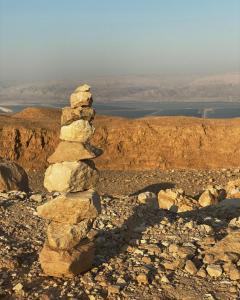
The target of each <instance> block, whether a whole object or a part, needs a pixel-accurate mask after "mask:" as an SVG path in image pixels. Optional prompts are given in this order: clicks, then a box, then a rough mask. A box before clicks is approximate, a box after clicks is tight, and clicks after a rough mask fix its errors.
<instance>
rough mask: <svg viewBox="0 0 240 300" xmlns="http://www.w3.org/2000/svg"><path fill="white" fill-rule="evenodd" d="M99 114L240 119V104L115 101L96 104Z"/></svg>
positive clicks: (15, 107) (14, 109)
mask: <svg viewBox="0 0 240 300" xmlns="http://www.w3.org/2000/svg"><path fill="white" fill-rule="evenodd" d="M67 105H68V104H67V103H62V104H61V105H60V106H59V103H56V104H54V103H53V104H51V105H49V107H60V108H61V107H63V106H67ZM29 106H39V105H37V104H31V105H29V104H28V105H11V106H10V105H9V106H7V107H6V106H4V107H0V111H1V112H4V110H6V109H7V110H8V109H10V110H11V111H12V112H19V111H21V110H22V109H24V108H26V107H29ZM94 108H95V109H96V111H97V113H98V114H102V115H111V116H119V117H126V118H141V117H146V116H188V117H198V118H237V117H240V102H137V101H131V102H127V101H114V102H111V103H109V104H108V103H98V102H95V103H94Z"/></svg>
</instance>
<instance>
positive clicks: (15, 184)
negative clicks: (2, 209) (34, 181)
mask: <svg viewBox="0 0 240 300" xmlns="http://www.w3.org/2000/svg"><path fill="white" fill-rule="evenodd" d="M11 190H18V191H28V190H29V186H28V176H27V173H26V172H25V171H24V169H23V168H22V167H20V166H19V165H18V164H16V163H14V162H10V161H7V160H3V159H2V160H0V191H1V192H3V191H5V192H6V191H11Z"/></svg>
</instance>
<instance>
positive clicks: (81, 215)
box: [37, 190, 101, 224]
mask: <svg viewBox="0 0 240 300" xmlns="http://www.w3.org/2000/svg"><path fill="white" fill-rule="evenodd" d="M100 212H101V204H100V197H99V195H98V194H97V193H96V192H95V191H94V190H89V191H85V192H79V193H68V194H62V195H60V196H58V197H56V198H54V199H53V200H50V201H48V202H46V203H45V204H43V205H41V206H38V208H37V214H38V216H40V217H42V218H44V219H47V220H51V221H54V222H59V223H68V224H78V223H79V222H81V221H83V220H86V219H94V218H96V217H97V216H98V214H99V213H100Z"/></svg>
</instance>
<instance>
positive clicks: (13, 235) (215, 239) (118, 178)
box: [0, 110, 240, 300]
mask: <svg viewBox="0 0 240 300" xmlns="http://www.w3.org/2000/svg"><path fill="white" fill-rule="evenodd" d="M30 112H32V114H29V111H28V113H27V114H26V112H25V117H23V115H24V113H22V115H21V117H20V116H12V117H11V118H10V119H9V118H7V117H5V116H2V117H1V118H0V119H1V135H0V136H1V145H2V146H1V156H2V157H4V155H5V156H6V157H7V158H8V159H12V160H15V161H16V162H18V163H19V164H21V162H23V161H24V160H25V161H26V165H25V166H24V167H25V169H26V171H27V173H28V175H29V181H30V191H28V192H21V191H11V192H2V193H0V215H1V217H0V224H1V225H0V254H1V255H0V268H1V272H0V285H1V290H0V298H1V299H43V300H44V299H72V300H73V299H90V300H94V299H96V300H97V299H164V300H165V299H166V300H167V299H203V300H205V299H206V300H208V299H224V300H225V299H240V234H239V232H240V231H239V230H240V220H239V215H240V182H239V178H240V169H239V168H238V167H237V166H238V164H239V163H238V159H239V158H238V156H237V153H238V151H239V148H237V146H238V144H239V142H238V139H237V137H238V130H239V127H238V126H239V125H238V123H239V120H232V121H231V120H230V121H229V122H230V123H228V120H222V121H216V120H213V121H211V120H209V121H208V120H198V119H196V120H195V119H189V120H187V119H186V118H180V119H178V120H176V119H175V121H174V122H175V123H174V122H173V119H174V118H173V119H171V118H170V119H169V120H167V122H165V121H164V122H163V121H161V120H160V121H159V120H157V119H155V118H154V119H153V123H154V122H156V123H158V125H155V126H157V127H158V131H156V129H153V128H152V127H151V128H149V125H148V122H149V121H144V120H136V121H126V122H127V124H129V123H131V126H130V125H128V126H130V127H131V128H132V130H136V129H138V132H139V134H140V132H141V135H140V137H138V138H136V140H134V135H133V134H132V133H133V131H132V132H131V134H132V140H133V142H135V143H136V144H135V145H134V146H132V148H131V151H132V152H133V156H134V157H133V159H132V161H133V163H132V168H131V163H130V162H131V159H130V158H128V157H127V156H128V154H129V153H130V152H129V151H130V150H129V149H130V148H128V147H129V146H127V145H129V143H130V138H127V139H126V140H125V139H124V138H126V133H125V135H122V136H121V135H117V137H115V142H113V136H114V135H116V132H117V131H116V130H117V128H119V129H118V130H120V129H121V126H123V122H124V121H125V120H124V121H123V120H119V119H118V118H117V120H116V119H114V118H113V119H110V120H107V119H106V118H104V117H99V119H98V120H99V121H98V120H97V122H99V123H97V122H96V124H102V125H101V126H102V127H101V126H99V127H97V133H96V135H97V137H96V141H98V142H96V144H97V145H101V142H102V144H103V142H104V143H106V141H107V144H106V149H107V147H109V148H110V149H112V150H111V151H109V152H107V154H104V155H105V157H103V159H102V161H101V160H100V158H99V159H98V158H97V159H96V164H97V165H98V166H99V168H100V181H99V183H98V185H97V187H96V190H97V192H98V193H99V195H100V198H101V205H102V211H101V213H100V214H99V216H98V217H97V218H96V219H95V221H94V223H93V228H92V230H91V231H90V237H92V239H93V240H94V243H95V248H96V255H95V258H94V262H93V268H92V269H90V270H89V271H87V272H86V273H84V274H81V275H78V276H75V277H73V278H55V277H51V276H47V275H46V274H44V272H43V271H42V269H41V266H40V263H39V259H38V256H39V252H40V251H41V249H42V247H43V244H44V241H45V238H46V228H47V226H48V223H49V222H48V221H46V220H43V219H42V218H40V217H39V216H38V214H37V207H39V206H41V205H43V204H44V203H47V202H48V201H49V200H51V199H55V198H56V197H57V196H58V193H56V192H47V191H46V190H45V189H44V187H43V178H44V169H45V167H46V166H47V163H46V158H47V157H48V156H49V154H51V153H52V152H53V149H54V148H55V146H56V144H57V143H58V139H57V137H56V132H58V130H59V123H58V122H56V120H57V118H58V117H59V112H57V111H54V112H49V111H48V110H47V111H44V110H43V114H42V115H41V114H40V113H41V112H42V110H37V114H38V117H39V119H41V121H39V120H37V122H36V120H34V118H33V115H35V116H36V111H34V110H30ZM54 114H55V115H54ZM52 116H55V118H54V117H53V118H52V121H49V120H50V119H51V117H52ZM13 120H14V122H13ZM101 122H102V123H101ZM128 122H129V123H128ZM161 122H163V123H161ZM176 122H177V123H176ZM211 122H212V123H211ZM190 123H191V126H192V127H191V126H190ZM119 124H121V126H120V127H119ZM142 124H145V127H144V128H148V129H144V130H140V128H141V126H142ZM159 124H160V125H161V126H160V125H159ZM163 124H164V126H163ZM173 124H174V125H173ZM230 125H233V126H230ZM111 126H112V127H111ZM161 127H162V132H164V135H162V136H161V134H160V137H161V138H162V140H161V142H160V143H159V144H156V139H157V135H159V132H160V133H161V130H160V128H161ZM215 127H216V130H215V129H214V128H215ZM123 128H124V127H123ZM192 128H195V129H196V128H201V129H199V131H198V130H195V131H194V130H193V129H192ZM149 130H150V131H149ZM176 130H177V133H176V132H175V131H176ZM214 130H215V131H214ZM125 131H126V132H127V129H125ZM118 132H119V131H118ZM134 132H135V131H134ZM142 132H144V135H145V140H144V139H143V136H142ZM149 132H151V134H152V138H151V139H150V140H151V142H149V140H148V137H149ZM174 132H175V133H174ZM179 132H182V135H180V137H179V138H178V133H179ZM29 133H30V134H29ZM113 133H114V134H113ZM220 133H221V134H220ZM131 134H130V133H129V136H130V135H131ZM173 134H174V135H173ZM183 134H184V136H185V144H186V145H189V144H190V142H192V145H193V147H192V148H191V147H190V148H187V147H186V148H185V149H181V147H180V146H181V144H179V141H180V140H181V139H182V138H183ZM187 134H188V135H187ZM136 136H137V135H136ZM225 136H226V139H224V137H225ZM111 137H112V138H111ZM140 138H141V140H142V139H143V142H142V143H141V144H138V141H139V139H140ZM187 138H188V139H187ZM120 139H121V140H120ZM227 139H229V140H230V139H231V140H232V142H233V143H232V144H231V145H229V144H228V145H227V142H226V140H227ZM126 141H127V142H126ZM169 141H171V143H170V142H169ZM149 143H150V144H149ZM7 144H8V145H9V148H8V147H7ZM225 144H226V147H223V146H224V145H225ZM137 145H138V146H139V147H137ZM144 145H145V146H144ZM146 145H147V146H149V147H146ZM151 145H155V148H154V149H156V148H157V147H156V146H158V148H157V149H158V150H157V151H160V152H158V153H161V155H163V154H164V155H165V161H164V163H162V162H161V157H160V156H159V157H158V159H157V157H155V158H154V159H152V157H151V156H150V155H149V154H150V153H152V152H153V151H154V149H152V148H151ZM174 145H175V146H176V145H178V146H179V147H180V148H176V149H175V148H174ZM141 146H144V147H143V150H142V151H143V152H144V151H145V152H146V149H148V148H151V149H149V152H147V154H146V155H145V156H144V157H143V159H142V160H141V155H139V151H141V150H139V149H141ZM220 146H221V147H220ZM170 147H172V152H171V153H170V154H172V155H174V153H175V156H174V157H175V160H174V159H173V158H172V160H170V159H169V158H170V157H172V156H171V155H170V154H169V153H168V150H169V148H170ZM7 149H8V152H7ZM35 149H38V151H36V154H35V156H34V150H35ZM113 149H115V150H113ZM174 149H175V150H174ZM187 149H189V155H191V153H190V151H193V153H194V155H193V154H192V156H189V157H187V154H188V152H186V151H187ZM233 149H234V150H233ZM134 150H135V153H134ZM210 150H211V151H210ZM194 151H195V152H194ZM232 151H233V152H232ZM210 152H212V153H214V155H213V154H212V160H211V159H210V158H211V157H208V153H210ZM117 153H118V154H119V156H120V160H118V161H116V157H117ZM196 154H198V156H197V155H196ZM137 155H138V156H137ZM159 155H160V154H159ZM234 155H235V156H234ZM147 156H149V160H147ZM136 157H139V159H138V160H136V159H135V158H136ZM192 157H194V158H193V159H191V158H192ZM233 157H235V160H233ZM26 158H27V159H26ZM208 159H209V160H210V161H213V162H214V168H213V167H211V165H210V164H208V165H206V164H207V161H208ZM228 159H229V165H230V166H229V165H227V166H226V167H223V165H225V164H226V161H227V160H228ZM184 160H186V161H189V165H188V166H187V167H186V168H181V166H180V163H181V162H182V161H184ZM121 161H122V162H123V161H126V163H125V164H122V163H121ZM149 161H150V162H149ZM42 162H44V163H43V165H44V168H38V166H39V165H41V164H42ZM107 162H108V163H107ZM153 162H154V163H155V164H158V166H157V167H156V165H155V164H153ZM159 162H160V163H161V166H162V167H161V166H160V165H159ZM104 163H106V166H107V168H105V169H103V168H102V167H101V166H104ZM221 163H222V166H221ZM114 166H115V167H114ZM141 166H142V168H140V167H141ZM172 166H173V167H172ZM193 166H195V168H193ZM111 169H112V170H111Z"/></svg>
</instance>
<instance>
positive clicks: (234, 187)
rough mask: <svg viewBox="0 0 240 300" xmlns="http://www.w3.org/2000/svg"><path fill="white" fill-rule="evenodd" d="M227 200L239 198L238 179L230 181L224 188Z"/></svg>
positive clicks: (239, 186)
mask: <svg viewBox="0 0 240 300" xmlns="http://www.w3.org/2000/svg"><path fill="white" fill-rule="evenodd" d="M226 191H227V197H228V198H240V179H236V180H231V181H229V182H228V183H227V186H226Z"/></svg>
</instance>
